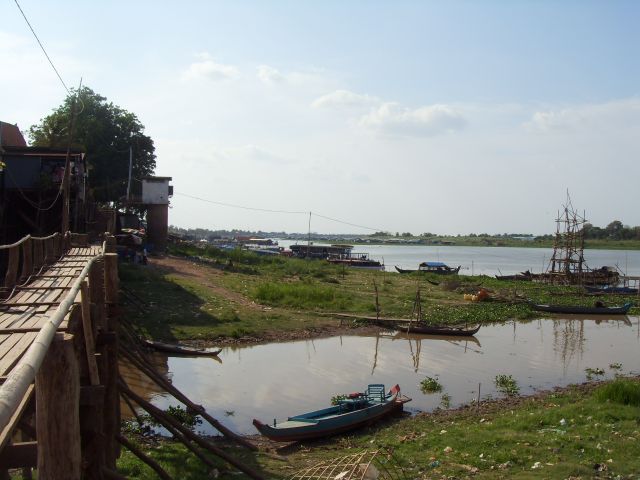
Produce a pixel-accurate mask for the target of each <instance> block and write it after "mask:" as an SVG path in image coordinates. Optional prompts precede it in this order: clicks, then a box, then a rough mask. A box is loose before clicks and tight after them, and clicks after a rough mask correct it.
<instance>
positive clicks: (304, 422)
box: [253, 384, 411, 442]
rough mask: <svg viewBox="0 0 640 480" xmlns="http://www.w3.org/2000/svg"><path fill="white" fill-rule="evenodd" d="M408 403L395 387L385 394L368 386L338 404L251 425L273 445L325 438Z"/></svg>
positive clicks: (373, 419)
mask: <svg viewBox="0 0 640 480" xmlns="http://www.w3.org/2000/svg"><path fill="white" fill-rule="evenodd" d="M409 401H411V399H410V398H408V397H405V396H404V395H402V394H401V392H400V387H399V386H398V385H396V386H395V387H393V388H392V389H391V390H390V391H389V392H388V393H385V388H384V385H382V384H371V385H369V386H368V387H367V391H366V392H364V393H352V394H350V395H348V396H347V397H346V398H344V399H340V400H338V404H337V405H334V406H331V407H328V408H323V409H322V410H316V411H313V412H309V413H303V414H301V415H296V416H294V417H289V418H288V419H287V420H286V421H284V422H280V423H276V421H275V419H274V421H273V425H267V424H265V423H262V422H261V421H260V420H255V419H254V420H253V425H254V426H255V427H256V428H257V429H258V431H259V432H260V433H261V434H262V435H264V436H265V437H267V438H270V439H271V440H275V441H276V442H292V441H297V440H311V439H314V438H324V437H328V436H331V435H336V434H338V433H342V432H346V431H349V430H353V429H354V428H358V427H362V426H364V425H368V424H370V423H372V422H375V421H376V420H379V419H380V418H382V417H384V416H386V415H389V414H391V413H393V412H397V411H401V410H402V408H403V405H404V404H405V403H407V402H409Z"/></svg>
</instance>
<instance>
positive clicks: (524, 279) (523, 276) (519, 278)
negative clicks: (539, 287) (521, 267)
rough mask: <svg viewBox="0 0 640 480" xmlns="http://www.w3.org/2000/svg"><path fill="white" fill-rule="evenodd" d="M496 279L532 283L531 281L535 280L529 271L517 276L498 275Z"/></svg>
mask: <svg viewBox="0 0 640 480" xmlns="http://www.w3.org/2000/svg"><path fill="white" fill-rule="evenodd" d="M496 279H498V280H512V281H514V280H515V281H520V282H530V281H531V280H533V275H532V273H531V272H530V271H529V270H527V271H526V272H520V273H516V274H515V275H496Z"/></svg>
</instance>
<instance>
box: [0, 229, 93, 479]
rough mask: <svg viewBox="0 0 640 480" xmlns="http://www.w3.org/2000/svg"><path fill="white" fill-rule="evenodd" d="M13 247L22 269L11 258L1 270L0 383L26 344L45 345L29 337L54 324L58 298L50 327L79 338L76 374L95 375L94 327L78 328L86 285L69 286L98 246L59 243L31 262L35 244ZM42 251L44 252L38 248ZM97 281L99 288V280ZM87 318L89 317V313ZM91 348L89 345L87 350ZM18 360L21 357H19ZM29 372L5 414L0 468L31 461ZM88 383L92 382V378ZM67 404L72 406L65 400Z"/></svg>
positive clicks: (34, 444) (19, 368)
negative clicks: (79, 359)
mask: <svg viewBox="0 0 640 480" xmlns="http://www.w3.org/2000/svg"><path fill="white" fill-rule="evenodd" d="M36 240H37V239H36ZM34 243H35V242H34ZM13 248H15V249H18V248H21V249H22V250H21V253H20V255H18V254H15V252H12V253H14V254H15V255H14V256H15V258H18V257H19V258H20V259H21V261H20V263H21V264H22V266H23V269H22V270H23V273H22V275H21V278H20V279H18V278H17V276H18V275H17V274H16V271H17V270H18V268H17V267H18V262H14V263H13V266H12V262H11V260H10V261H9V267H8V272H7V273H6V276H5V275H4V273H5V272H2V273H3V277H4V280H5V287H6V288H3V290H2V294H3V297H4V299H3V300H2V301H0V386H1V387H4V386H6V387H9V383H10V382H9V378H11V379H13V378H14V377H16V376H17V375H21V374H22V373H23V370H24V368H25V366H24V365H23V364H25V361H26V359H27V357H29V356H30V355H32V351H30V353H29V354H28V353H27V352H28V351H29V349H30V348H31V347H35V348H40V349H48V348H49V345H48V344H41V343H40V340H39V339H38V341H37V343H36V344H35V345H34V342H36V338H38V335H39V334H40V333H42V330H43V328H45V327H46V328H48V329H52V328H54V327H55V325H56V323H57V322H56V321H54V320H53V317H54V314H56V312H57V314H56V316H57V318H58V319H59V318H60V316H61V312H58V310H59V307H60V305H61V304H62V303H63V302H64V303H65V305H63V309H64V310H65V311H64V312H63V313H62V314H63V315H64V317H63V318H62V321H61V322H60V323H59V325H58V326H57V328H55V332H56V333H57V334H66V335H63V338H70V339H73V338H75V339H77V340H74V341H72V343H74V344H75V345H76V346H77V345H80V344H82V346H81V348H80V349H76V352H81V354H83V355H82V356H84V358H85V362H84V365H85V367H83V368H80V370H79V373H80V375H81V376H82V375H83V372H84V375H87V376H90V377H92V378H94V377H95V378H96V379H97V378H98V377H97V375H98V373H97V371H98V367H97V364H96V362H95V358H96V357H95V350H94V348H93V347H94V346H95V342H94V341H95V333H97V332H95V333H94V332H91V327H89V328H88V330H89V331H90V332H91V335H90V337H92V338H86V337H85V338H83V337H84V332H85V330H87V328H86V327H87V324H86V322H85V326H84V328H83V315H84V316H85V318H87V317H89V314H88V310H89V309H90V308H91V307H89V304H88V303H87V302H86V301H85V302H84V305H83V303H82V297H83V295H87V293H84V292H83V289H84V290H86V280H85V281H84V287H83V288H82V289H78V287H77V286H76V288H75V290H74V289H73V286H74V284H77V282H78V279H79V278H80V276H81V274H82V272H83V270H84V269H85V267H87V265H88V264H89V263H90V262H91V261H92V259H93V260H94V261H95V258H96V257H98V256H100V255H102V254H103V251H102V250H103V247H102V246H71V247H67V248H65V249H64V250H66V252H64V250H62V251H63V252H64V253H63V254H62V255H61V256H59V257H57V258H56V255H52V251H51V252H49V254H47V255H45V254H41V255H40V256H39V257H40V258H36V261H35V262H33V263H31V259H30V258H29V254H30V253H31V254H33V253H34V252H35V253H36V255H34V256H36V257H38V255H37V253H38V252H37V246H36V247H35V248H33V246H30V245H29V244H28V242H27V245H26V246H25V242H23V243H22V245H20V246H19V247H18V246H16V247H13ZM42 251H43V252H44V249H42ZM25 252H27V253H26V254H25ZM58 253H60V252H58ZM25 265H26V267H25ZM11 270H13V272H11ZM25 270H27V273H25ZM94 270H95V269H94ZM85 274H86V272H85ZM8 279H10V280H8ZM99 283H102V281H101V282H99ZM99 287H101V288H102V285H99ZM72 290H73V291H74V292H77V293H75V297H73V298H71V297H70V294H72ZM81 292H83V293H81ZM101 296H102V295H101ZM70 301H71V304H70V308H66V307H67V305H66V304H68V303H69V302H70ZM100 303H101V304H104V301H103V300H102V301H100ZM60 310H62V309H60ZM94 313H95V312H94ZM89 322H90V323H93V322H92V321H91V320H90V319H89ZM93 328H95V326H94V327H93ZM89 347H91V348H89ZM32 350H33V349H32ZM91 350H93V351H92V352H91V354H89V352H90V351H91ZM47 351H48V350H47ZM76 355H77V354H76ZM90 357H91V358H90ZM47 358H48V357H47ZM21 360H23V361H22V362H21ZM46 365H47V363H46V362H45V366H46ZM87 367H88V368H87ZM92 367H93V368H92ZM87 372H88V374H87ZM12 373H13V374H14V375H12ZM34 377H36V378H34V381H32V382H31V384H30V385H29V386H28V388H27V389H26V391H25V392H24V394H22V391H20V395H21V397H20V395H19V396H18V401H17V402H12V405H11V406H10V408H11V409H12V411H11V414H10V419H9V421H8V423H7V424H6V425H4V428H2V431H0V470H3V469H5V468H16V467H23V466H31V467H34V466H35V463H36V458H35V457H36V455H37V454H38V453H37V452H38V448H39V446H41V445H38V444H39V443H40V439H38V441H35V440H36V439H35V438H34V435H35V433H34V432H35V427H36V425H35V424H34V423H35V415H34V413H35V408H36V406H35V396H36V388H35V386H36V383H37V382H36V381H35V380H37V378H38V377H37V376H36V375H35V372H34ZM5 384H6V385H5ZM91 384H93V385H95V384H97V380H96V382H91ZM60 396H64V394H63V392H60ZM85 396H86V395H85ZM80 401H81V402H82V399H81V400H80ZM4 406H6V405H3V407H4ZM69 407H71V408H73V406H72V405H71V404H70V405H69ZM23 417H24V418H23ZM3 423H4V422H3ZM29 431H31V435H27V436H26V437H25V433H24V432H29ZM38 436H40V435H38ZM28 437H31V438H30V439H31V440H32V441H30V442H28V441H27V442H24V441H23V440H29V438H28Z"/></svg>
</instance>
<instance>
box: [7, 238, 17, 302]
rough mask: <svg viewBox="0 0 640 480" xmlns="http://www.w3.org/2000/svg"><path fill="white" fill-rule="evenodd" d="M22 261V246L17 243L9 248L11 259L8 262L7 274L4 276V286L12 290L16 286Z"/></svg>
mask: <svg viewBox="0 0 640 480" xmlns="http://www.w3.org/2000/svg"><path fill="white" fill-rule="evenodd" d="M19 263H20V246H19V245H16V246H15V247H12V248H11V249H9V261H8V263H7V274H6V275H5V276H4V287H5V288H6V289H7V290H9V291H11V289H12V288H13V287H15V286H16V280H17V278H18V266H19Z"/></svg>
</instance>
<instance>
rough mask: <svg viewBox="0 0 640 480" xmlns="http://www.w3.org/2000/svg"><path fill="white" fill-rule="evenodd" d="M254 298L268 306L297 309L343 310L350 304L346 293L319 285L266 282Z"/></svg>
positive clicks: (260, 286) (259, 287)
mask: <svg viewBox="0 0 640 480" xmlns="http://www.w3.org/2000/svg"><path fill="white" fill-rule="evenodd" d="M254 298H255V299H256V300H258V301H259V302H262V303H266V304H268V305H279V306H287V307H296V308H322V309H327V308H332V309H337V310H343V309H345V308H347V307H348V306H349V304H350V299H349V296H348V295H346V294H345V293H343V292H341V291H339V290H338V289H336V288H334V287H330V286H327V285H321V284H318V283H301V282H297V283H274V282H265V283H261V284H260V285H258V286H257V288H256V290H255V293H254Z"/></svg>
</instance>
